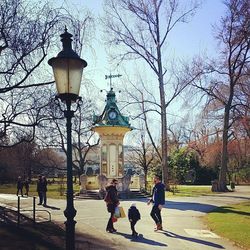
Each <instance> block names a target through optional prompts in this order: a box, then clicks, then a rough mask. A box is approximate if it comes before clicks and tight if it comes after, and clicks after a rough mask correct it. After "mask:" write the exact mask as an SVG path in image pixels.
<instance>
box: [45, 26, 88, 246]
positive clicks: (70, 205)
mask: <svg viewBox="0 0 250 250" xmlns="http://www.w3.org/2000/svg"><path fill="white" fill-rule="evenodd" d="M60 36H61V41H62V44H63V50H62V51H61V52H59V54H58V55H57V57H53V58H51V59H50V60H49V61H48V64H49V65H50V66H52V68H53V72H54V77H55V82H56V88H57V91H58V96H57V97H58V98H59V99H60V100H61V101H62V102H64V103H65V104H66V110H64V116H65V118H66V120H67V123H66V127H67V206H66V209H65V211H64V215H65V217H66V219H67V220H66V222H65V225H66V249H67V250H68V249H75V223H76V221H74V217H75V215H76V210H75V208H74V202H73V180H72V178H73V175H72V138H71V118H72V117H73V116H74V111H73V110H71V103H72V102H78V101H79V100H80V99H81V98H80V97H79V91H80V84H81V78H82V71H83V68H85V67H86V66H87V62H86V61H84V60H83V59H81V58H80V57H79V56H78V55H77V54H76V53H75V52H74V51H73V50H72V46H71V42H72V39H71V37H72V35H71V34H70V33H68V32H67V29H66V28H65V32H64V33H63V34H61V35H60Z"/></svg>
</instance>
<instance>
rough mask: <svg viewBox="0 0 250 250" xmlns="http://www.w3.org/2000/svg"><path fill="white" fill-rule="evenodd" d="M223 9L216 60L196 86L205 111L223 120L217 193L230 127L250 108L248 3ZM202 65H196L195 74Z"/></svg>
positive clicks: (231, 1) (237, 0) (235, 1)
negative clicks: (206, 98) (203, 97)
mask: <svg viewBox="0 0 250 250" xmlns="http://www.w3.org/2000/svg"><path fill="white" fill-rule="evenodd" d="M225 5H226V7H227V11H226V14H225V16H224V17H222V19H221V22H220V26H219V27H217V35H216V39H217V40H218V42H219V51H218V58H217V59H216V60H213V61H210V62H206V63H203V69H204V72H206V73H207V74H205V75H204V78H202V79H201V80H200V81H199V82H196V84H195V86H196V87H197V88H199V89H200V90H202V91H203V92H205V93H206V94H207V96H208V102H207V105H206V110H208V111H213V113H214V114H217V115H219V117H221V119H222V154H221V168H220V173H219V184H218V189H217V191H227V187H226V185H227V180H226V176H227V164H228V142H229V140H230V138H232V136H233V131H232V129H233V124H234V123H235V122H236V121H237V120H239V119H241V118H244V117H249V108H250V107H249V66H250V64H249V62H250V61H249V59H250V53H249V49H250V30H249V26H250V2H249V1H248V0H226V1H225ZM201 65H202V64H201V61H199V66H198V65H197V68H199V69H198V70H200V68H201ZM243 110H244V112H245V114H243ZM217 118H218V117H217ZM217 120H219V119H217Z"/></svg>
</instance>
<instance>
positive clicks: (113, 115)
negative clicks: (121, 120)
mask: <svg viewBox="0 0 250 250" xmlns="http://www.w3.org/2000/svg"><path fill="white" fill-rule="evenodd" d="M108 116H109V119H110V120H114V119H116V118H117V112H116V111H115V110H111V111H109V113H108Z"/></svg>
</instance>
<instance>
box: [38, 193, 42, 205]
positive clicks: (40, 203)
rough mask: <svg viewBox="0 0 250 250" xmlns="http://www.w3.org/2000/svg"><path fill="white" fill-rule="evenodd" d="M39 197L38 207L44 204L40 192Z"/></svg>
mask: <svg viewBox="0 0 250 250" xmlns="http://www.w3.org/2000/svg"><path fill="white" fill-rule="evenodd" d="M38 196H39V203H38V205H42V203H43V194H42V192H38Z"/></svg>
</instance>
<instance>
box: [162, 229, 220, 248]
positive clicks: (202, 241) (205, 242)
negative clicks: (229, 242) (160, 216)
mask: <svg viewBox="0 0 250 250" xmlns="http://www.w3.org/2000/svg"><path fill="white" fill-rule="evenodd" d="M162 233H163V234H165V235H166V236H168V237H172V238H177V239H180V240H187V241H191V242H194V243H197V244H201V245H206V246H210V247H214V248H219V249H225V248H224V247H223V246H221V245H219V244H216V243H213V242H210V241H206V240H201V239H197V238H191V237H186V236H182V235H179V234H175V233H172V232H170V231H165V230H164V231H162Z"/></svg>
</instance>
